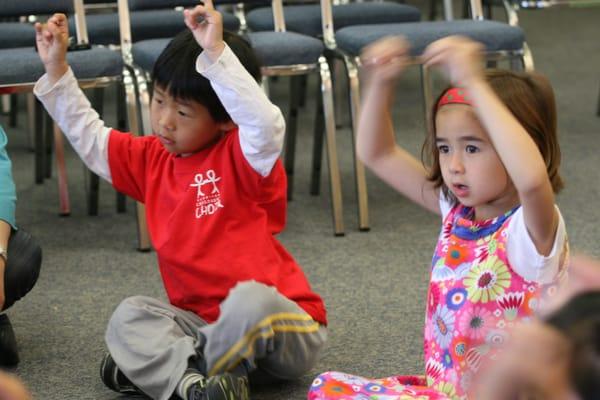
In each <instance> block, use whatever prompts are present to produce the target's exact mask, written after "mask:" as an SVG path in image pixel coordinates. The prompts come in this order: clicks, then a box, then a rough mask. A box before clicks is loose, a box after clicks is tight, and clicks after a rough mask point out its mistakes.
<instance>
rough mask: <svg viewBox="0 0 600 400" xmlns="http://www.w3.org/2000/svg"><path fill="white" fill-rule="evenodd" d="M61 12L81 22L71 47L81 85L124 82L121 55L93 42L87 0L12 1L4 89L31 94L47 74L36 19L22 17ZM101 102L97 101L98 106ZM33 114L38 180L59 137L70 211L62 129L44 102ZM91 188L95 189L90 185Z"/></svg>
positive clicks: (0, 77)
mask: <svg viewBox="0 0 600 400" xmlns="http://www.w3.org/2000/svg"><path fill="white" fill-rule="evenodd" d="M55 12H62V13H65V14H67V15H69V16H70V17H71V18H72V19H73V20H74V21H75V29H74V31H73V32H75V38H74V39H75V40H74V41H73V46H72V47H73V49H75V48H76V49H78V50H77V51H71V52H69V53H68V55H67V58H68V60H69V64H70V65H71V67H72V68H73V71H74V73H75V76H76V78H77V80H78V82H79V84H80V86H81V87H82V88H94V89H99V88H104V87H106V86H108V85H111V84H115V83H117V84H118V83H119V82H121V78H122V71H123V62H122V59H121V57H120V56H119V55H118V54H116V53H115V52H113V51H110V50H109V49H106V48H96V47H94V48H92V47H90V46H88V44H89V42H88V36H87V29H86V20H85V10H84V5H83V1H82V0H53V1H47V2H41V1H36V0H19V1H10V2H8V1H7V2H4V3H3V4H2V7H0V17H2V18H3V19H5V18H12V19H14V20H15V22H9V23H6V22H3V23H0V32H1V34H0V37H2V40H0V43H2V45H3V46H5V47H2V48H0V59H2V63H1V64H0V92H1V93H11V94H16V93H31V91H32V89H33V86H34V84H35V82H36V81H37V80H38V79H39V78H40V77H41V76H42V75H43V74H44V67H43V64H42V62H41V61H40V59H39V56H38V54H37V53H36V51H35V31H34V29H33V27H32V26H31V24H29V23H26V22H19V21H21V20H23V19H26V17H27V16H31V15H35V16H40V15H51V14H53V13H55ZM5 24H6V25H5ZM8 46H10V48H9V47H8ZM100 106H101V105H98V104H96V107H100ZM15 108H16V107H15ZM30 114H33V115H35V118H34V119H35V123H34V124H31V125H30V129H32V130H33V132H34V142H35V143H34V149H35V160H36V163H35V164H36V165H35V180H36V182H37V183H41V182H42V181H43V179H44V177H47V176H49V173H50V165H51V163H50V154H51V149H52V137H53V138H54V143H55V147H56V158H57V169H58V182H59V192H60V213H61V214H62V215H68V214H69V213H70V205H69V198H68V191H67V180H66V178H67V175H66V169H65V165H64V156H63V153H62V136H61V133H60V131H59V130H58V129H57V127H56V126H53V124H52V123H51V121H50V120H49V119H48V118H47V119H46V120H44V117H43V116H44V114H43V110H42V107H41V106H40V105H39V103H36V107H35V111H34V112H32V111H31V110H30ZM44 130H45V131H46V132H45V133H44ZM90 190H91V191H93V190H94V189H93V188H90ZM92 206H93V205H92ZM92 208H93V207H92ZM92 213H93V211H92Z"/></svg>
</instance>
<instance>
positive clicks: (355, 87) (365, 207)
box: [344, 56, 370, 231]
mask: <svg viewBox="0 0 600 400" xmlns="http://www.w3.org/2000/svg"><path fill="white" fill-rule="evenodd" d="M344 65H345V66H346V73H347V74H348V84H349V86H350V109H351V110H352V118H351V120H352V149H353V151H352V153H353V156H354V174H355V177H356V192H357V197H358V228H359V229H360V230H361V231H368V230H369V229H370V228H369V199H368V193H367V179H366V177H365V167H364V165H363V163H362V162H361V161H360V160H359V159H358V156H357V153H356V132H355V130H356V127H357V126H358V115H359V112H360V91H359V84H360V83H359V77H358V68H357V61H356V60H353V59H351V58H350V57H347V56H344Z"/></svg>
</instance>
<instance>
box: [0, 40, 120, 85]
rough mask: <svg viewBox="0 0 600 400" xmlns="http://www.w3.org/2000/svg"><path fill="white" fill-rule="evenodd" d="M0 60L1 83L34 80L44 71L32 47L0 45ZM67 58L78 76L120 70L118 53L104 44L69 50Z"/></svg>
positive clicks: (108, 74)
mask: <svg viewBox="0 0 600 400" xmlns="http://www.w3.org/2000/svg"><path fill="white" fill-rule="evenodd" d="M0 60H2V67H1V68H0V82H1V83H2V84H11V83H23V82H30V83H35V81H37V80H38V79H39V78H40V77H41V76H42V75H44V72H45V71H44V65H43V64H42V62H41V60H40V57H39V55H38V54H37V53H36V51H35V50H34V49H33V48H32V47H27V48H15V49H1V50H0ZM67 60H68V62H69V64H70V65H71V68H72V69H73V72H74V73H75V76H76V77H77V79H93V78H97V77H102V76H110V77H116V76H121V74H122V72H123V60H122V58H121V55H120V54H118V53H116V52H114V51H111V50H109V49H107V48H92V49H90V50H82V51H73V52H69V53H67Z"/></svg>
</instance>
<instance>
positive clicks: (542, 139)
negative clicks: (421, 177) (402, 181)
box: [421, 69, 564, 200]
mask: <svg viewBox="0 0 600 400" xmlns="http://www.w3.org/2000/svg"><path fill="white" fill-rule="evenodd" d="M485 79H486V81H487V82H488V83H489V85H490V86H491V88H492V90H493V91H494V92H495V93H496V95H497V96H498V97H499V98H500V100H501V101H502V103H504V105H505V106H506V107H507V108H508V109H509V110H510V112H511V113H512V114H513V115H514V116H515V118H516V119H517V120H518V121H519V123H520V124H521V125H522V126H523V128H525V130H526V131H527V133H529V136H531V138H532V139H533V141H534V142H535V144H536V145H537V147H538V149H539V150H540V153H541V154H542V158H543V159H544V161H545V163H546V170H547V171H548V177H549V179H550V183H551V184H552V189H553V190H554V193H558V192H559V191H560V190H561V189H562V188H563V186H564V185H563V180H562V178H561V177H560V174H559V172H558V169H559V167H560V147H559V144H558V135H557V131H556V102H555V100H554V91H553V90H552V86H551V85H550V82H549V81H548V79H547V78H546V77H544V76H543V75H540V74H537V73H522V72H513V71H507V70H496V69H490V70H486V71H485ZM449 89H450V88H447V89H445V90H444V91H443V92H442V94H441V95H440V96H439V97H438V98H437V100H436V101H435V104H434V106H433V112H432V113H431V118H432V119H433V121H432V124H431V126H433V130H432V132H428V133H427V136H426V138H425V143H423V148H422V149H421V159H422V160H423V163H424V164H425V165H427V166H430V168H429V176H428V177H427V178H428V179H429V180H430V181H431V182H434V185H435V187H441V188H442V192H443V193H444V195H445V196H446V198H448V199H450V200H456V199H454V198H453V196H452V194H451V193H450V192H449V190H448V188H447V187H446V185H445V184H444V182H443V179H442V170H441V168H440V162H439V152H438V148H437V145H436V141H435V137H436V133H435V132H436V126H435V117H436V115H437V112H438V102H439V100H440V98H441V97H442V96H443V95H444V94H445V93H446V92H447V91H448V90H449Z"/></svg>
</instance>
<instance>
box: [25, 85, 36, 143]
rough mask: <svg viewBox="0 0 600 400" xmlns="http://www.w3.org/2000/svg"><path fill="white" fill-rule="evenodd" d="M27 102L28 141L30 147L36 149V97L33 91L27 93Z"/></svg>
mask: <svg viewBox="0 0 600 400" xmlns="http://www.w3.org/2000/svg"><path fill="white" fill-rule="evenodd" d="M25 99H26V104H27V131H28V141H29V149H30V150H32V151H34V150H35V144H34V143H35V130H36V125H35V115H36V111H35V102H36V98H35V96H34V95H33V93H27V94H26V95H25Z"/></svg>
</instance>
